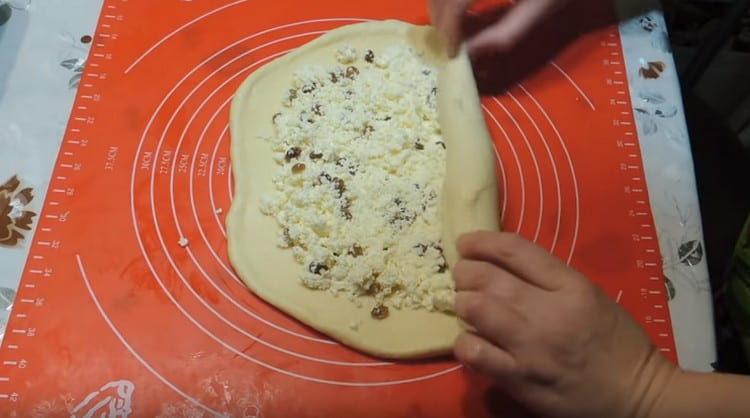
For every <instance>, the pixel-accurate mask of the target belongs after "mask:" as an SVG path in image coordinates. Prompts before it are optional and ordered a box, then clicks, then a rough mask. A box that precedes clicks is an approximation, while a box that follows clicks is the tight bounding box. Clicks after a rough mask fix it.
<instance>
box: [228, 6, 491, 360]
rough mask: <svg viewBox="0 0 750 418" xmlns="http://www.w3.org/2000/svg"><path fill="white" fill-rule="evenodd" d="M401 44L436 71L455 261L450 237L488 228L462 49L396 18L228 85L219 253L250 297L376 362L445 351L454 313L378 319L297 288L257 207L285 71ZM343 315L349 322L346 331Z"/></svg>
mask: <svg viewBox="0 0 750 418" xmlns="http://www.w3.org/2000/svg"><path fill="white" fill-rule="evenodd" d="M403 42H408V43H409V44H411V45H413V47H414V48H415V50H417V51H420V52H423V53H424V54H425V55H424V56H425V59H426V60H427V61H428V62H429V63H430V64H432V65H434V66H436V67H437V68H438V69H439V75H438V86H439V87H438V106H439V113H440V116H439V118H440V124H441V129H442V130H443V136H444V139H445V142H446V146H447V156H446V164H447V166H446V173H447V174H446V181H445V186H444V190H443V198H444V199H443V208H444V211H443V216H444V219H443V223H444V232H443V246H444V248H445V251H446V258H447V260H448V262H449V265H453V264H454V263H455V262H456V259H457V255H456V251H455V248H454V246H455V244H454V243H455V239H456V237H457V236H459V235H460V234H461V233H464V232H469V231H473V230H479V229H482V230H497V229H498V218H499V215H498V205H497V183H496V177H495V162H494V151H493V149H492V142H491V139H490V137H489V133H488V131H487V128H486V126H485V123H484V119H483V117H482V111H481V107H480V103H479V96H478V94H477V90H476V86H475V83H474V79H473V75H472V72H471V66H470V64H469V61H468V58H467V57H466V55H465V54H463V53H462V54H461V55H460V56H459V57H458V58H457V59H454V60H448V59H447V58H446V57H445V55H444V54H443V53H442V48H440V47H439V42H438V40H437V35H436V33H435V31H434V29H432V28H431V27H427V26H414V25H411V24H407V23H403V22H399V21H380V22H370V23H361V24H356V25H350V26H345V27H342V28H339V29H336V30H333V31H331V32H329V33H327V34H325V35H323V36H321V37H320V38H317V39H316V40H314V41H312V42H310V43H308V44H306V45H304V46H302V47H301V48H298V49H296V50H295V51H293V52H291V53H289V54H287V55H285V56H284V57H282V58H280V59H277V60H275V61H273V62H272V63H270V64H268V65H266V66H264V67H263V68H261V69H259V70H258V71H256V72H254V73H253V74H252V75H250V77H248V79H247V80H245V82H244V83H243V84H242V86H241V87H240V89H239V90H238V91H237V93H236V95H235V97H234V100H233V102H232V108H231V122H230V123H231V136H232V141H231V156H232V168H233V170H234V176H235V194H234V201H233V202H232V207H231V209H230V211H229V214H228V217H227V237H228V242H229V258H230V260H231V262H232V265H233V266H234V268H235V270H236V271H237V273H238V274H239V276H240V278H242V280H243V281H244V282H245V283H246V284H247V286H248V287H249V288H250V289H251V290H252V291H253V292H255V293H256V294H257V295H258V296H260V297H261V298H263V299H264V300H266V301H267V302H269V303H271V304H273V305H274V306H276V307H277V308H279V309H281V310H282V311H284V312H286V313H287V314H289V315H291V316H293V317H294V318H296V319H298V320H299V321H301V322H303V323H305V324H307V325H309V326H311V327H313V328H315V329H317V330H319V331H320V332H322V333H324V334H327V335H328V336H330V337H332V338H334V339H336V340H338V341H341V342H342V343H344V344H346V345H348V346H351V347H353V348H355V349H358V350H361V351H363V352H366V353H369V354H372V355H375V356H378V357H385V358H419V357H428V356H433V355H440V354H446V353H449V352H450V350H451V347H452V345H453V342H454V340H455V338H456V336H457V335H458V334H459V332H460V331H461V329H462V326H461V324H460V323H459V321H458V320H457V319H456V317H455V316H452V315H449V314H445V313H440V312H428V311H426V310H406V309H404V310H398V309H391V310H390V315H389V317H388V318H386V319H385V320H375V319H372V318H371V316H370V309H371V305H372V303H363V304H362V306H361V307H357V306H356V305H355V304H354V303H353V302H352V301H350V300H349V299H348V298H347V297H345V296H338V297H337V296H334V295H333V294H331V293H330V292H327V291H319V290H311V289H308V288H306V287H304V286H303V285H302V283H301V281H300V279H299V271H300V269H301V268H303V267H302V266H301V265H300V264H298V263H297V262H295V260H294V259H293V258H292V252H291V251H290V250H288V249H282V248H279V247H278V246H277V245H276V242H277V237H278V226H277V224H276V221H275V219H274V218H273V217H270V216H265V215H263V214H262V213H261V212H260V210H259V205H260V199H261V196H263V195H264V194H266V193H269V192H271V191H273V189H274V186H273V183H272V177H273V175H274V173H275V172H276V170H277V169H278V165H277V164H276V162H274V159H273V153H272V151H271V147H270V145H269V143H268V142H267V141H266V140H264V139H263V138H267V137H270V136H272V135H274V134H275V130H274V126H273V124H272V117H273V114H274V113H275V112H276V111H277V110H278V108H279V106H281V103H282V101H283V100H284V97H285V96H284V95H285V93H286V92H287V91H288V89H289V86H290V85H291V83H292V74H293V72H294V71H295V70H297V69H299V68H301V67H304V66H306V65H310V64H321V65H331V66H333V65H335V64H336V62H335V58H334V53H333V52H334V51H336V50H337V49H338V48H339V47H341V46H344V45H351V46H353V47H354V48H356V49H357V50H360V51H363V50H366V49H368V48H373V49H375V48H378V49H382V48H383V47H387V46H389V45H392V44H395V43H403ZM353 321H356V322H358V324H359V325H358V327H357V329H356V330H355V329H352V327H351V325H352V323H353Z"/></svg>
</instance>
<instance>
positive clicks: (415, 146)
mask: <svg viewBox="0 0 750 418" xmlns="http://www.w3.org/2000/svg"><path fill="white" fill-rule="evenodd" d="M414 148H416V149H417V150H419V151H422V150H423V149H424V145H422V143H421V142H416V143H414Z"/></svg>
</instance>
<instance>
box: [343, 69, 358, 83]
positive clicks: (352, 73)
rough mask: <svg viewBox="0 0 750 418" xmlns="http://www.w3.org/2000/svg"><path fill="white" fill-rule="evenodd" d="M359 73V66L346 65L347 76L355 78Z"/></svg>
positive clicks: (351, 78)
mask: <svg viewBox="0 0 750 418" xmlns="http://www.w3.org/2000/svg"><path fill="white" fill-rule="evenodd" d="M358 75H359V68H357V67H354V66H349V67H346V78H348V79H350V80H354V79H355V78H357V76H358Z"/></svg>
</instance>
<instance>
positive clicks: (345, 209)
mask: <svg viewBox="0 0 750 418" xmlns="http://www.w3.org/2000/svg"><path fill="white" fill-rule="evenodd" d="M351 207H352V201H351V200H349V198H346V199H344V203H342V204H341V214H342V215H344V218H345V219H346V220H347V221H351V220H352V212H351Z"/></svg>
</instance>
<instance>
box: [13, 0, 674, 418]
mask: <svg viewBox="0 0 750 418" xmlns="http://www.w3.org/2000/svg"><path fill="white" fill-rule="evenodd" d="M384 18H399V19H402V20H405V21H410V22H415V23H426V22H427V21H428V19H427V13H426V9H425V6H424V4H422V3H421V2H404V1H399V0H381V1H377V2H352V1H344V0H322V1H311V2H304V4H303V3H300V2H296V1H293V0H253V1H248V0H239V1H228V0H223V1H219V0H216V1H207V0H204V1H200V0H195V1H178V0H160V1H146V0H141V1H137V0H106V1H105V2H104V7H103V10H102V14H101V17H100V20H99V24H98V26H97V33H96V35H95V36H94V41H93V45H92V50H91V54H90V57H89V61H88V64H87V68H86V71H85V73H84V75H83V79H82V81H81V85H80V88H79V92H78V97H77V99H76V101H75V105H74V110H73V114H72V116H71V119H70V123H69V126H68V129H67V132H66V135H65V138H64V141H63V145H62V148H61V150H60V154H59V157H58V161H57V164H56V166H55V169H54V173H53V176H52V179H51V184H50V188H49V193H48V196H47V199H46V202H45V206H44V209H43V212H42V215H41V219H40V222H39V225H38V228H37V232H36V235H35V237H34V238H33V245H32V247H31V252H30V255H29V259H28V262H27V265H26V268H25V270H24V274H23V278H22V281H21V286H20V289H19V292H18V299H17V300H16V305H15V308H14V310H13V313H12V319H11V321H10V324H9V328H8V331H7V333H6V336H5V340H4V342H3V350H2V354H1V356H2V367H1V368H0V371H1V372H0V408H1V410H2V411H5V412H4V413H3V415H6V414H8V415H13V414H15V416H24V417H26V416H34V415H33V414H38V415H37V416H64V415H69V414H73V415H75V416H78V417H82V416H92V415H96V416H110V417H113V416H121V417H126V416H128V415H133V416H157V415H160V416H195V417H197V416H211V415H222V414H226V415H231V416H239V417H254V416H264V417H354V416H357V417H385V416H389V417H391V416H394V417H395V416H404V417H412V418H413V417H460V416H477V417H479V416H486V415H487V412H486V411H485V406H484V405H483V399H484V393H483V391H484V388H485V387H486V385H485V384H484V383H483V382H482V381H481V379H479V378H476V377H471V376H469V375H468V374H467V373H466V372H465V371H464V370H463V369H462V368H461V367H460V366H458V365H457V364H456V363H454V362H453V361H452V360H450V359H441V360H434V361H425V362H417V363H390V362H383V361H380V360H377V359H373V358H369V357H366V356H364V355H361V354H359V353H356V352H353V351H351V350H349V349H347V348H345V347H342V346H341V345H339V344H336V343H335V342H332V341H331V340H329V339H327V338H325V337H323V336H321V335H319V334H317V333H315V332H313V331H311V330H310V329H308V328H306V327H304V326H302V325H301V324H299V323H297V322H296V321H294V320H293V319H291V318H289V317H287V316H285V315H283V314H282V313H280V312H279V311H277V310H275V309H273V308H271V307H270V306H268V305H267V304H265V303H264V302H263V301H262V300H260V299H258V298H256V297H255V296H254V295H253V294H252V293H250V292H249V291H248V290H247V289H246V288H245V287H244V286H243V285H242V284H240V283H239V281H238V280H237V277H236V276H235V274H234V273H233V271H232V268H231V266H230V264H229V263H228V261H227V256H226V239H225V235H226V230H225V226H224V217H225V215H226V213H227V209H228V208H229V206H230V203H231V200H232V175H231V166H230V161H229V154H228V150H229V141H230V137H229V133H228V130H227V123H228V112H229V106H230V100H231V97H232V95H233V93H234V91H235V89H236V88H237V87H238V86H239V84H240V82H241V81H242V80H243V79H244V78H245V77H247V76H248V74H250V73H251V72H252V71H255V70H256V69H257V68H259V67H260V66H261V65H263V64H264V63H267V62H269V61H270V60H272V59H274V58H275V57H278V56H280V55H281V54H284V53H285V52H287V51H289V50H291V49H293V48H295V47H297V46H299V45H301V44H303V43H305V42H308V41H310V40H312V39H313V38H315V37H317V36H319V35H320V34H322V33H324V32H325V31H328V30H330V29H333V28H336V27H339V26H341V25H345V24H351V23H356V22H361V21H364V20H367V19H384ZM624 71H625V68H624V65H623V62H622V50H621V47H620V41H619V34H618V32H617V29H616V27H605V28H602V29H599V30H597V31H595V32H592V33H590V34H588V35H585V36H583V37H581V38H580V39H578V40H577V41H576V42H575V44H574V45H572V46H570V47H568V48H566V49H565V50H564V51H562V52H561V53H559V54H557V55H556V56H554V57H553V60H552V61H550V62H549V63H547V64H546V65H545V66H544V67H543V68H542V69H540V70H539V71H537V72H535V73H534V74H533V75H531V76H530V77H529V78H527V79H525V80H524V81H523V82H519V83H515V84H513V85H511V86H510V88H509V89H508V90H507V92H505V93H501V94H498V95H497V96H496V97H488V98H485V99H484V108H485V112H486V115H487V122H488V126H489V127H490V129H491V131H492V133H493V135H494V139H495V144H496V148H497V156H498V160H499V161H500V168H499V170H498V176H499V183H500V185H501V187H502V189H503V195H502V199H501V201H500V202H498V203H499V205H500V207H501V208H502V211H503V215H504V225H505V228H506V229H507V230H511V231H518V232H520V233H521V234H523V235H524V236H526V237H528V238H530V239H533V240H535V241H537V242H538V243H540V244H541V245H543V246H545V247H547V248H549V249H550V250H551V251H552V252H553V253H554V254H556V255H557V256H559V257H560V258H562V259H563V260H566V261H568V262H570V263H571V264H572V265H573V266H575V267H576V268H578V269H580V270H581V271H583V272H584V273H585V274H587V275H588V276H589V277H591V278H592V280H594V281H596V282H597V283H599V284H600V285H601V286H602V287H603V288H604V289H606V291H607V292H608V294H610V295H611V296H612V298H614V299H616V300H617V301H618V302H619V303H621V304H622V305H623V306H624V307H625V308H627V309H628V310H629V311H630V312H632V313H633V314H634V315H635V316H636V318H637V319H638V320H639V321H640V322H641V323H643V325H644V326H646V328H647V330H648V333H649V335H650V336H651V337H652V339H653V340H654V342H655V343H656V344H657V345H658V346H659V347H660V348H661V350H662V351H664V352H665V354H666V355H667V356H669V357H671V358H672V359H673V360H675V353H674V343H673V339H672V335H671V325H670V320H669V314H668V309H667V307H666V298H665V295H664V284H663V280H662V274H661V265H660V255H659V251H658V246H657V240H656V236H655V232H654V227H653V222H652V218H651V213H650V209H649V204H648V196H647V191H646V186H645V182H644V175H643V170H642V166H641V164H642V163H641V157H640V151H639V146H638V139H637V136H636V133H635V129H634V126H633V117H632V114H631V107H630V100H629V97H628V94H627V84H626V83H627V81H626V76H625V74H624ZM183 238H184V240H182V239H183ZM181 241H182V244H183V245H180V244H179V243H180V242H181ZM185 243H187V245H184V244H185ZM95 413H96V414H95ZM45 414H46V415H45ZM101 414H103V415H101ZM117 414H119V415H117Z"/></svg>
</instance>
